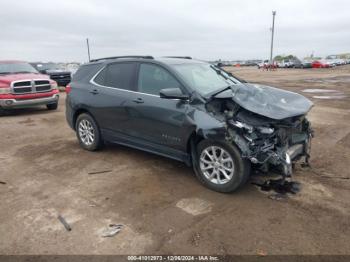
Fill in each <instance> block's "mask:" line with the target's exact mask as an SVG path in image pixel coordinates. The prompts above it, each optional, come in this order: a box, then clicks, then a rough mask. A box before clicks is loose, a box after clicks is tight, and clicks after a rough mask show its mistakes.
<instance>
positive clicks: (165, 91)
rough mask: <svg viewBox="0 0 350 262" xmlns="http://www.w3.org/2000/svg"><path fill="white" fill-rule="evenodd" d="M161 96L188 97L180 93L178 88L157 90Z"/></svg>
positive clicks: (184, 98)
mask: <svg viewBox="0 0 350 262" xmlns="http://www.w3.org/2000/svg"><path fill="white" fill-rule="evenodd" d="M159 94H160V97H161V98H167V99H180V100H188V99H189V98H190V97H189V95H187V94H184V93H182V91H181V89H180V88H164V89H162V90H160V91H159Z"/></svg>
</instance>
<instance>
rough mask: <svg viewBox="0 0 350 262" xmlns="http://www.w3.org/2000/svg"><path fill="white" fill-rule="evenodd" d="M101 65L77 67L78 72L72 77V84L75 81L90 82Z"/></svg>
mask: <svg viewBox="0 0 350 262" xmlns="http://www.w3.org/2000/svg"><path fill="white" fill-rule="evenodd" d="M101 67H102V64H101V63H99V64H88V65H82V66H80V67H79V69H78V71H77V72H76V73H75V74H74V75H73V80H72V82H75V81H80V82H81V81H90V79H91V78H92V77H93V76H94V74H96V72H98V70H100V69H101Z"/></svg>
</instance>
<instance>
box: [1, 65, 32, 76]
mask: <svg viewBox="0 0 350 262" xmlns="http://www.w3.org/2000/svg"><path fill="white" fill-rule="evenodd" d="M16 73H38V71H37V70H36V69H35V68H34V67H32V66H31V65H30V64H28V63H0V74H16Z"/></svg>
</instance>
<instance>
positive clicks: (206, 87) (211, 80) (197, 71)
mask: <svg viewBox="0 0 350 262" xmlns="http://www.w3.org/2000/svg"><path fill="white" fill-rule="evenodd" d="M174 68H175V70H176V71H177V72H178V73H179V74H180V75H181V77H182V78H183V79H184V81H185V82H186V83H187V84H188V85H189V86H190V87H191V88H192V89H194V90H196V91H198V92H199V93H200V94H202V95H206V94H209V93H213V92H215V91H218V90H220V89H223V88H225V87H228V86H230V85H234V84H238V83H240V82H239V80H238V79H236V78H234V77H233V76H231V75H229V74H227V73H226V72H224V71H222V70H221V69H220V68H218V67H215V66H213V65H210V64H200V63H198V64H178V65H174Z"/></svg>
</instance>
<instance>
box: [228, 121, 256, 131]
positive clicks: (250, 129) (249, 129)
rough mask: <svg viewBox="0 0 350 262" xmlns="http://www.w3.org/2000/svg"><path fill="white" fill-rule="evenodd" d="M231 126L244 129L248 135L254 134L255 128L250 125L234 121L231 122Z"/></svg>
mask: <svg viewBox="0 0 350 262" xmlns="http://www.w3.org/2000/svg"><path fill="white" fill-rule="evenodd" d="M230 124H231V125H233V126H235V127H238V128H243V129H245V130H247V131H248V133H252V132H253V126H251V125H248V124H245V123H242V122H239V121H234V120H231V121H230Z"/></svg>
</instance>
